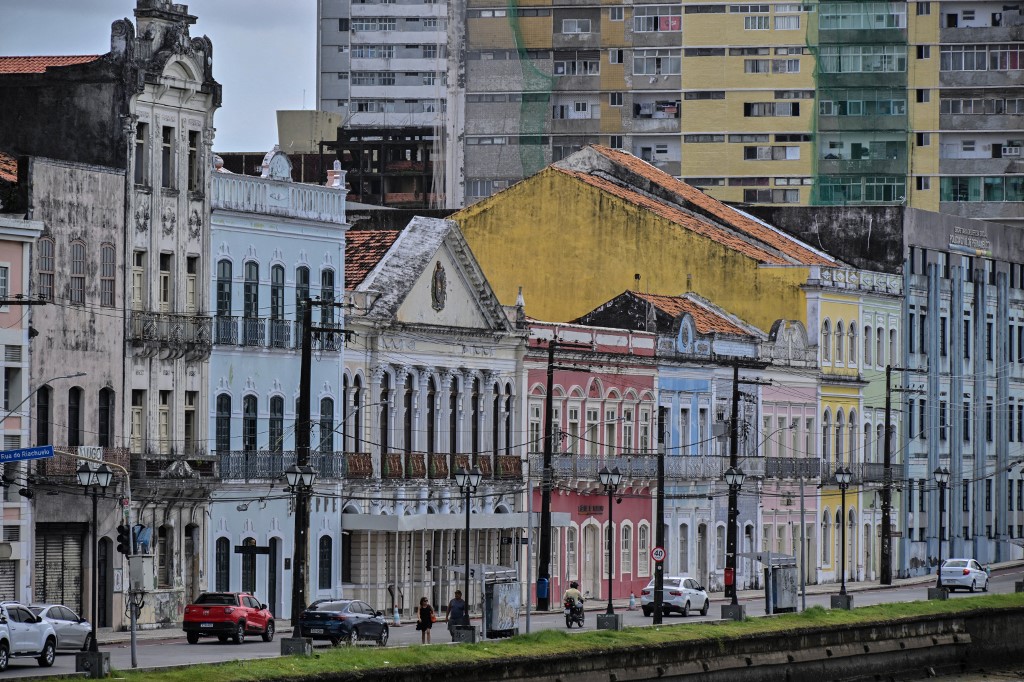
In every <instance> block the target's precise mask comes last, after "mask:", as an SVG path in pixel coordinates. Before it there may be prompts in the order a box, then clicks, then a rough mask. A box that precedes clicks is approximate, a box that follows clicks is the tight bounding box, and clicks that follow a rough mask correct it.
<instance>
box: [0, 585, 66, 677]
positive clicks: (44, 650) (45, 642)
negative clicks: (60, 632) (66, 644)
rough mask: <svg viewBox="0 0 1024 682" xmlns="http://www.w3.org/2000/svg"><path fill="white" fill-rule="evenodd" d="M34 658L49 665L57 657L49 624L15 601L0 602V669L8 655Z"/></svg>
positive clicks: (40, 663) (46, 665) (54, 635)
mask: <svg viewBox="0 0 1024 682" xmlns="http://www.w3.org/2000/svg"><path fill="white" fill-rule="evenodd" d="M23 657H24V658H34V659H36V660H37V661H39V665H41V666H42V667H44V668H49V667H50V666H51V665H53V661H54V659H55V658H56V657H57V635H56V633H54V631H53V626H52V625H50V624H49V623H47V622H46V621H44V620H43V619H42V618H40V617H39V616H36V615H35V614H33V613H32V612H31V611H30V610H29V608H28V607H27V606H24V605H22V604H19V603H17V602H10V601H8V602H3V603H0V671H3V670H6V669H7V664H8V663H9V662H10V659H12V658H23Z"/></svg>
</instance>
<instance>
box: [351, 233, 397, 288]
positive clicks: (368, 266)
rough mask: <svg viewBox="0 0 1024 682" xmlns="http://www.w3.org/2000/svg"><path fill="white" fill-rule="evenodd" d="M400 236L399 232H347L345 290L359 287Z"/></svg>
mask: <svg viewBox="0 0 1024 682" xmlns="http://www.w3.org/2000/svg"><path fill="white" fill-rule="evenodd" d="M400 234H401V231H399V230H349V231H348V232H347V233H346V234H345V289H346V290H352V289H355V288H356V287H357V286H359V285H360V284H361V283H362V282H363V280H364V279H366V276H367V275H368V274H370V271H371V270H373V269H374V268H375V267H377V263H379V262H380V260H381V259H382V258H383V257H384V254H386V253H387V252H388V249H390V248H391V245H392V244H394V243H395V240H397V239H398V235H400Z"/></svg>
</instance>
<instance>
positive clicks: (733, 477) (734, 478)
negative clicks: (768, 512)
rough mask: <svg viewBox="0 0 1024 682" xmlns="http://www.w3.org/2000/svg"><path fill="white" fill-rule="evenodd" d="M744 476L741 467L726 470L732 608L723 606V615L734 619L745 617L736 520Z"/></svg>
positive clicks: (727, 564) (727, 558)
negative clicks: (740, 593)
mask: <svg viewBox="0 0 1024 682" xmlns="http://www.w3.org/2000/svg"><path fill="white" fill-rule="evenodd" d="M744 477H745V476H744V473H743V469H740V468H739V467H729V468H728V469H726V471H725V482H726V484H728V486H729V526H728V528H726V529H725V530H726V533H725V536H726V541H725V573H726V575H725V589H726V591H727V592H728V593H729V594H728V596H729V597H730V601H729V607H730V608H728V609H727V608H726V607H722V617H723V618H730V619H733V620H742V618H743V612H742V610H741V609H740V606H739V599H738V598H737V595H736V592H737V589H736V587H737V585H736V521H737V519H738V518H739V516H740V510H739V501H738V499H737V496H738V495H739V492H740V488H742V487H743V479H744Z"/></svg>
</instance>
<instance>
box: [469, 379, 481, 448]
mask: <svg viewBox="0 0 1024 682" xmlns="http://www.w3.org/2000/svg"><path fill="white" fill-rule="evenodd" d="M472 391H473V393H472V394H471V395H470V402H469V405H470V408H469V428H470V441H469V442H470V451H471V452H472V454H473V460H474V461H476V455H477V453H478V452H480V379H479V377H477V378H475V379H473V388H472Z"/></svg>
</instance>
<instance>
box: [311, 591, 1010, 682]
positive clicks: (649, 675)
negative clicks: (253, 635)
mask: <svg viewBox="0 0 1024 682" xmlns="http://www.w3.org/2000/svg"><path fill="white" fill-rule="evenodd" d="M696 627H700V626H696ZM1022 639H1024V608H1020V609H999V610H979V611H975V612H971V613H968V614H962V615H959V616H956V617H948V616H926V617H919V618H914V619H910V620H901V621H899V622H894V623H890V624H883V625H869V626H839V627H835V628H829V629H825V630H822V629H806V630H802V631H797V632H788V633H786V634H785V635H784V636H780V635H774V634H762V635H751V636H745V637H738V638H735V639H730V640H713V641H707V642H681V643H678V644H663V645H660V646H655V647H645V648H642V649H636V648H633V649H625V650H619V651H615V652H608V653H581V654H580V655H578V656H569V657H564V656H563V657H562V658H560V659H550V658H545V659H543V660H539V661H538V660H536V659H532V660H523V659H517V660H515V661H507V660H503V661H492V662H479V663H473V664H471V665H469V664H467V665H459V666H452V667H445V668H436V667H420V668H405V669H397V670H396V669H391V670H381V671H366V672H362V673H360V674H359V675H358V676H354V675H351V674H339V675H337V676H320V677H318V678H317V679H318V680H321V681H323V680H351V679H360V680H381V682H384V681H387V682H406V681H408V682H442V681H444V682H447V680H451V679H460V678H461V679H472V680H475V681H478V682H489V681H491V680H495V681H497V680H502V681H505V682H507V681H509V680H520V681H522V682H542V681H543V682H626V681H630V682H633V681H638V680H701V682H719V681H721V682H762V681H763V682H776V681H778V680H786V681H787V682H823V680H838V679H841V680H844V681H856V680H900V679H915V678H923V677H926V676H928V675H929V673H930V672H931V671H934V672H931V674H935V673H940V674H941V673H955V672H960V671H966V670H972V669H980V668H989V669H991V668H993V667H997V666H1000V665H1004V664H1007V663H1017V662H1019V660H1020V659H1019V646H1020V644H1019V643H1020V642H1021V641H1022Z"/></svg>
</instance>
